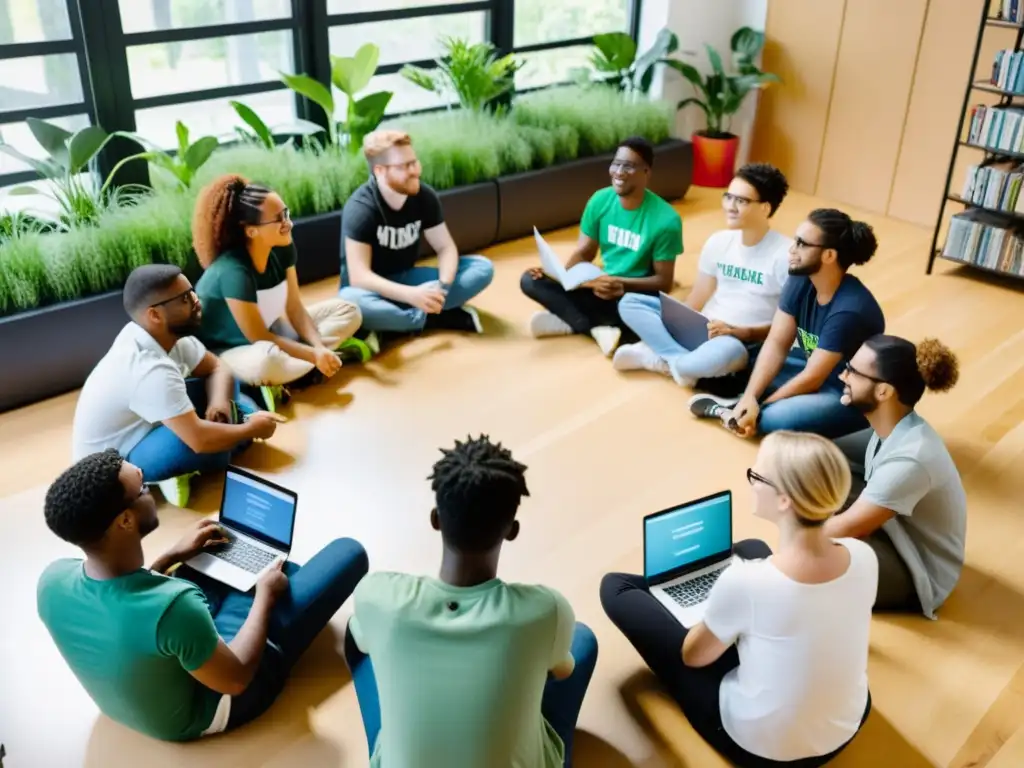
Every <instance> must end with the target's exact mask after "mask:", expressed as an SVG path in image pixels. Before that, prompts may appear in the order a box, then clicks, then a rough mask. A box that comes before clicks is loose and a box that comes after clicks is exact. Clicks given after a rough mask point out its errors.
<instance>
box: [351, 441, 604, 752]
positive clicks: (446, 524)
mask: <svg viewBox="0 0 1024 768" xmlns="http://www.w3.org/2000/svg"><path fill="white" fill-rule="evenodd" d="M442 453H443V456H442V458H441V459H440V460H439V461H438V462H437V463H436V464H435V465H434V471H433V474H432V476H431V480H432V483H433V491H434V496H435V502H436V506H435V508H434V510H433V511H432V512H431V513H430V522H431V525H432V526H433V527H434V529H435V530H440V532H441V542H442V547H443V550H442V556H441V568H440V573H439V574H438V577H437V578H431V577H429V576H413V575H410V574H404V573H385V572H380V573H373V574H370V575H369V576H367V577H366V578H365V579H363V580H362V581H361V582H360V583H359V586H358V587H356V591H355V594H354V596H353V598H354V609H353V616H352V619H351V621H350V622H349V627H348V633H347V635H346V638H345V658H346V660H347V662H348V665H349V669H350V670H351V672H352V681H353V684H354V685H355V689H356V695H357V697H358V699H359V708H360V711H361V712H362V715H363V725H364V726H365V728H366V738H367V741H368V743H369V751H370V765H371V766H372V768H391V766H421V768H434V766H437V767H438V768H440V767H441V766H443V767H444V768H484V766H486V768H561V767H562V766H563V765H565V766H568V765H571V764H572V756H571V752H572V736H573V732H574V731H575V728H576V719H577V717H578V715H579V711H580V707H581V706H582V705H583V697H584V695H585V694H586V691H587V686H588V685H589V684H590V678H591V676H592V675H593V672H594V666H595V665H596V663H597V639H596V638H595V637H594V633H593V632H591V631H590V629H589V628H587V627H586V626H585V625H583V624H577V623H576V619H575V615H574V614H573V610H572V608H571V607H570V606H569V603H568V602H567V601H566V600H565V598H564V597H562V595H560V594H559V593H558V592H556V591H555V590H553V589H550V588H548V587H542V586H537V585H532V584H512V583H509V582H505V581H502V580H501V579H499V578H498V558H499V556H500V554H501V547H502V544H503V543H504V542H506V541H512V540H514V539H515V538H516V536H517V535H518V534H519V522H518V521H517V520H516V519H515V517H516V512H517V510H518V508H519V503H520V501H521V500H522V497H524V496H527V495H529V491H528V490H527V488H526V479H525V472H526V467H525V466H523V465H522V464H520V463H519V462H517V461H516V460H515V459H514V458H513V457H512V454H511V452H510V451H509V450H508V449H506V448H503V447H502V446H501V444H500V443H499V444H494V443H492V442H491V441H490V440H489V439H488V438H487V436H486V435H483V436H481V437H479V438H475V439H474V438H469V439H467V440H466V441H465V442H456V443H455V447H454V448H452V449H450V450H442Z"/></svg>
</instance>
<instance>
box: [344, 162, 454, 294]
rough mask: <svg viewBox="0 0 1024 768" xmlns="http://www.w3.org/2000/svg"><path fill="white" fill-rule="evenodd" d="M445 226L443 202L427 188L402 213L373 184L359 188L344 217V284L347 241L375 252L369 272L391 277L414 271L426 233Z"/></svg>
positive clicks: (416, 195)
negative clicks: (421, 239)
mask: <svg viewBox="0 0 1024 768" xmlns="http://www.w3.org/2000/svg"><path fill="white" fill-rule="evenodd" d="M443 222H444V213H443V212H442V210H441V200H440V198H439V197H438V196H437V192H435V191H434V189H433V188H432V187H430V186H429V185H428V184H423V183H422V182H421V183H420V191H419V192H418V193H417V194H415V195H410V196H409V197H407V198H406V199H405V203H404V204H403V205H402V207H401V208H400V209H399V210H397V211H396V210H394V209H393V208H391V207H390V206H389V205H388V204H387V202H386V201H385V200H384V198H383V196H382V195H381V194H380V190H379V189H377V184H376V182H375V181H374V180H372V179H371V180H370V181H367V182H366V183H365V184H363V185H362V186H360V187H359V188H358V189H357V190H356V191H355V192H353V193H352V196H351V197H349V199H348V201H347V202H346V203H345V207H344V209H343V211H342V214H341V283H342V285H348V264H347V259H346V255H345V240H346V239H349V238H350V239H352V240H355V241H356V242H357V243H366V244H367V245H369V246H370V247H371V249H372V252H373V257H372V260H371V262H370V268H371V269H372V270H373V271H374V272H375V273H376V274H378V275H382V276H385V277H386V276H388V275H394V274H397V273H399V272H404V271H405V270H407V269H411V268H412V267H413V265H415V263H416V260H417V259H418V258H419V255H420V238H421V237H422V235H423V232H424V230H428V229H431V228H432V227H436V226H437V225H438V224H441V223H443Z"/></svg>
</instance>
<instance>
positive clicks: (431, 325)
mask: <svg viewBox="0 0 1024 768" xmlns="http://www.w3.org/2000/svg"><path fill="white" fill-rule="evenodd" d="M423 328H424V330H430V331H465V332H466V333H483V332H484V327H483V325H481V323H480V315H479V314H478V313H477V311H476V310H475V309H473V308H472V307H455V308H454V309H445V310H442V311H441V312H438V313H437V314H436V315H427V322H426V325H424V326H423Z"/></svg>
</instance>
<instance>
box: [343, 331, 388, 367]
mask: <svg viewBox="0 0 1024 768" xmlns="http://www.w3.org/2000/svg"><path fill="white" fill-rule="evenodd" d="M373 338H374V341H376V338H375V337H373ZM370 339H371V337H367V339H366V341H363V340H362V339H357V338H355V337H352V338H351V339H345V341H343V342H341V344H339V345H338V346H337V348H336V349H335V350H334V352H335V354H336V355H337V356H338V357H339V358H340V359H341V361H342V362H343V363H346V362H350V361H351V362H355V363H365V362H367V361H368V360H369V359H370V358H371V357H373V355H374V349H373V347H371V346H370ZM376 351H378V352H379V351H380V348H379V347H378V349H377V350H376Z"/></svg>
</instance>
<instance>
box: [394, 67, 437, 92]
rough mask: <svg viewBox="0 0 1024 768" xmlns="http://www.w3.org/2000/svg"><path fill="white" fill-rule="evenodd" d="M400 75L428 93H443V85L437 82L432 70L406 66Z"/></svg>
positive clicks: (400, 71)
mask: <svg viewBox="0 0 1024 768" xmlns="http://www.w3.org/2000/svg"><path fill="white" fill-rule="evenodd" d="M398 74H400V75H401V76H402V77H404V78H405V79H406V80H408V81H409V82H410V83H413V84H414V85H418V86H419V87H420V88H423V89H424V90H426V91H433V92H435V93H440V92H441V85H440V83H438V82H437V80H436V79H435V77H434V75H433V73H432V72H431V71H430V70H426V69H423V68H422V67H417V66H415V65H413V64H406V65H405V66H404V67H402V68H401V69H400V70H399V72H398Z"/></svg>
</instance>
